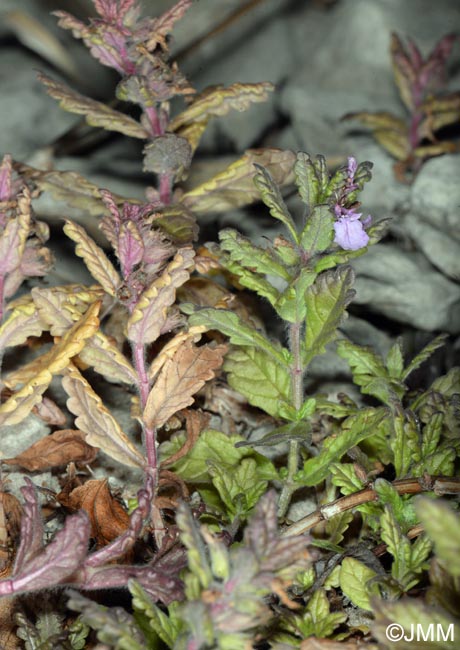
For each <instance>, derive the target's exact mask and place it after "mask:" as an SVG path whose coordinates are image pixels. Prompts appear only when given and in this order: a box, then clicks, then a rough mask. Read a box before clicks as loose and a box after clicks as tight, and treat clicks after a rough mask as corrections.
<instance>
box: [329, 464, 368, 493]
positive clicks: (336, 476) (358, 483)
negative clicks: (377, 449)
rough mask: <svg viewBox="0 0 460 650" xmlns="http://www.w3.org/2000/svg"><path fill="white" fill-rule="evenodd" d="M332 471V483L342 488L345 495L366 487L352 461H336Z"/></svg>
mask: <svg viewBox="0 0 460 650" xmlns="http://www.w3.org/2000/svg"><path fill="white" fill-rule="evenodd" d="M330 471H331V474H332V479H331V480H332V484H333V485H336V486H337V487H338V488H340V491H341V493H342V494H344V495H348V494H353V492H358V491H359V490H361V489H362V488H363V487H364V484H363V482H362V480H361V479H360V478H359V477H358V476H357V474H356V470H355V467H354V465H353V464H352V463H334V464H333V465H332V466H331V468H330Z"/></svg>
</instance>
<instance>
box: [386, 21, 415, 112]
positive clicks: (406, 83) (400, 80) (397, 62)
mask: <svg viewBox="0 0 460 650" xmlns="http://www.w3.org/2000/svg"><path fill="white" fill-rule="evenodd" d="M390 52H391V63H392V67H393V75H394V78H395V82H396V85H397V86H398V90H399V94H400V96H401V99H402V101H403V102H404V104H405V105H406V107H407V108H408V110H409V111H412V110H413V108H414V97H413V92H412V91H413V88H414V86H415V84H416V83H417V70H416V69H415V68H414V65H413V62H412V61H411V60H410V58H409V57H408V55H407V52H406V51H405V48H404V45H403V43H402V41H401V39H400V38H399V36H398V35H397V34H395V33H392V35H391V45H390Z"/></svg>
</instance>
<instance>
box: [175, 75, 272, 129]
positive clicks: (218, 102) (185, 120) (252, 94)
mask: <svg viewBox="0 0 460 650" xmlns="http://www.w3.org/2000/svg"><path fill="white" fill-rule="evenodd" d="M273 90H274V86H273V84H271V83H268V82H261V83H254V84H250V83H247V84H245V83H234V84H232V85H231V86H228V88H225V87H224V86H210V87H209V88H206V90H205V91H204V92H203V93H201V94H200V95H198V96H197V97H196V99H195V100H194V101H193V103H192V104H190V105H189V106H187V108H186V109H185V110H184V111H182V113H179V115H176V117H174V118H173V119H172V120H171V122H170V123H169V128H170V129H171V131H177V129H180V128H181V127H184V126H186V125H190V124H195V123H197V122H201V121H203V120H205V121H207V120H208V118H209V117H213V116H222V115H227V113H229V112H230V111H231V110H236V111H245V110H247V109H248V108H249V107H250V106H251V104H253V103H256V102H265V101H267V99H268V93H269V92H270V91H273Z"/></svg>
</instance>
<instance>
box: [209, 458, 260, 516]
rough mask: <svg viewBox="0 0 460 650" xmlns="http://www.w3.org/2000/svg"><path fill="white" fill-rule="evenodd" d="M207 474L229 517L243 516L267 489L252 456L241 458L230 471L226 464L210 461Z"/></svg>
mask: <svg viewBox="0 0 460 650" xmlns="http://www.w3.org/2000/svg"><path fill="white" fill-rule="evenodd" d="M209 474H210V475H211V476H212V483H213V485H214V487H215V488H216V490H217V492H218V493H219V496H220V498H221V499H222V501H223V503H224V504H225V506H226V512H227V515H228V516H229V518H230V519H233V518H234V517H235V516H239V517H245V516H246V515H247V514H248V513H249V512H250V510H252V508H253V507H254V506H255V505H256V503H257V502H258V501H259V499H260V497H261V496H262V495H263V494H264V493H265V492H266V490H267V481H266V480H265V479H261V478H260V477H259V475H258V472H257V463H256V461H255V460H254V459H253V458H243V460H242V461H241V462H240V463H239V465H238V466H237V467H236V468H235V469H234V470H233V471H232V472H231V473H229V472H228V466H227V465H225V466H223V467H222V466H220V465H219V464H217V463H213V462H210V463H209Z"/></svg>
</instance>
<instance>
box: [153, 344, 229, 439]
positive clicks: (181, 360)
mask: <svg viewBox="0 0 460 650" xmlns="http://www.w3.org/2000/svg"><path fill="white" fill-rule="evenodd" d="M226 351H227V346H226V345H217V346H215V347H211V346H210V345H203V346H201V347H197V346H195V345H194V344H193V343H192V341H191V340H189V339H187V340H186V341H184V343H183V344H182V345H181V346H180V347H179V348H178V350H177V351H176V353H175V355H174V356H173V358H172V359H168V360H167V361H166V363H165V364H164V365H163V367H162V369H161V371H160V372H159V374H158V377H157V380H156V382H155V385H154V387H153V388H152V390H151V391H150V393H149V396H148V398H147V403H146V405H145V409H144V414H143V418H144V421H145V423H146V424H147V426H149V427H161V426H162V425H163V424H164V423H165V422H166V421H167V420H168V418H170V417H171V416H172V415H174V413H176V412H177V411H179V410H180V409H183V408H185V407H186V406H189V405H190V404H192V403H193V401H194V400H193V395H195V393H196V392H198V391H199V390H200V388H201V387H202V386H203V385H204V384H205V382H206V381H208V380H209V379H212V378H213V377H214V376H215V370H217V369H218V368H220V366H221V365H222V363H223V359H224V354H225V352H226Z"/></svg>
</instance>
